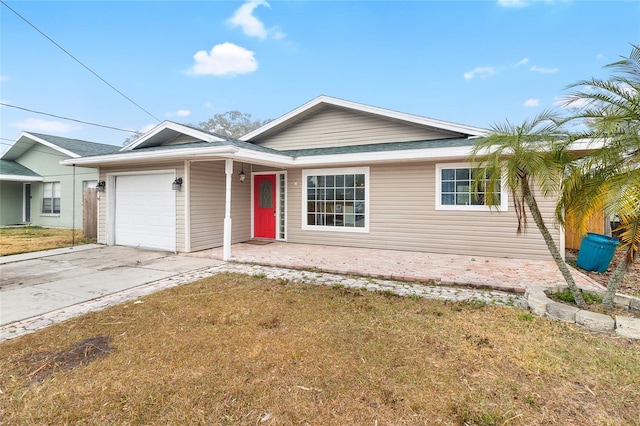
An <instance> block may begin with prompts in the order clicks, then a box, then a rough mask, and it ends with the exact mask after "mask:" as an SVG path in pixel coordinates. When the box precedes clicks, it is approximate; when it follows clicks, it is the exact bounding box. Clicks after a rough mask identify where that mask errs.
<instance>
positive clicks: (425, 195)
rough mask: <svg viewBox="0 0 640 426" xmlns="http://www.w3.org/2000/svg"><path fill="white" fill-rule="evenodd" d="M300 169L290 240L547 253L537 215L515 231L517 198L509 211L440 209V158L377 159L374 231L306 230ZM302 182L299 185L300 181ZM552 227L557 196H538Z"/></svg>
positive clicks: (292, 176) (292, 182)
mask: <svg viewBox="0 0 640 426" xmlns="http://www.w3.org/2000/svg"><path fill="white" fill-rule="evenodd" d="M301 176H302V174H301V170H300V169H297V170H290V171H289V175H288V203H289V205H288V241H289V242H293V243H311V244H327V245H341V246H352V247H367V248H387V249H394V250H410V251H422V252H433V253H446V254H460V255H477V256H496V257H515V258H517V257H520V258H532V259H548V258H550V255H549V253H548V251H547V248H546V245H545V243H544V240H543V239H542V237H541V236H540V233H539V231H538V230H537V228H536V226H535V224H534V222H533V220H532V219H531V218H529V231H528V232H527V233H526V234H522V235H520V236H518V235H516V228H517V219H516V216H515V212H514V207H513V200H511V199H510V200H509V210H508V211H507V212H502V213H500V212H496V211H490V212H477V211H476V212H473V211H441V210H440V211H437V210H435V195H436V191H435V163H403V164H394V165H373V166H371V168H370V176H369V179H370V200H369V206H370V212H369V214H370V216H369V233H351V232H336V231H302V230H301V220H302V205H301V203H302V202H303V200H302V190H301V189H302V182H301ZM296 183H297V185H296ZM539 204H540V209H541V210H542V212H543V215H544V216H545V219H546V221H547V223H548V224H549V226H550V227H551V228H552V229H551V231H552V234H553V236H554V238H555V240H556V243H558V244H559V241H560V231H559V230H558V229H557V228H553V223H554V222H553V211H554V203H553V200H549V199H543V198H539Z"/></svg>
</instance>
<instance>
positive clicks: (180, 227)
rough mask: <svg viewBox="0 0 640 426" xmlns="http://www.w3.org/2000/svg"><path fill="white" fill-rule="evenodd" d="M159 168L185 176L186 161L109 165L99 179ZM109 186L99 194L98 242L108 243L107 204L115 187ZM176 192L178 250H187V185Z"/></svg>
mask: <svg viewBox="0 0 640 426" xmlns="http://www.w3.org/2000/svg"><path fill="white" fill-rule="evenodd" d="M158 170H175V174H176V176H177V177H184V163H183V162H177V163H176V162H173V163H160V164H153V165H126V166H119V167H114V166H109V167H103V168H101V169H100V177H99V179H98V180H104V181H107V175H108V174H116V175H117V174H118V173H121V174H127V173H131V172H145V171H158ZM109 186H110V185H109V183H107V187H106V190H105V192H103V193H99V195H98V239H97V240H98V243H101V244H106V243H107V206H108V200H109V195H110V194H111V193H112V191H113V188H110V187H109ZM175 192H176V250H177V251H180V252H183V251H185V233H184V228H185V209H184V207H185V186H184V185H183V186H182V190H180V191H175Z"/></svg>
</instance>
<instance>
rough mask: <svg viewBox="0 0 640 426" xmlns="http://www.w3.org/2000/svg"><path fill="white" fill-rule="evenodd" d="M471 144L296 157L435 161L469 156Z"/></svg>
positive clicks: (302, 161)
mask: <svg viewBox="0 0 640 426" xmlns="http://www.w3.org/2000/svg"><path fill="white" fill-rule="evenodd" d="M470 154H471V146H467V147H456V148H432V149H429V150H424V149H408V150H406V151H387V152H364V153H353V154H334V155H314V156H308V157H298V158H296V159H294V161H293V164H294V165H296V166H314V165H321V164H331V165H338V164H354V163H379V162H391V161H435V160H453V159H463V158H467V157H468V156H469V155H470Z"/></svg>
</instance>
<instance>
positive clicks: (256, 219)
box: [253, 175, 276, 239]
mask: <svg viewBox="0 0 640 426" xmlns="http://www.w3.org/2000/svg"><path fill="white" fill-rule="evenodd" d="M253 236H254V238H271V239H275V238H276V175H255V176H254V180H253Z"/></svg>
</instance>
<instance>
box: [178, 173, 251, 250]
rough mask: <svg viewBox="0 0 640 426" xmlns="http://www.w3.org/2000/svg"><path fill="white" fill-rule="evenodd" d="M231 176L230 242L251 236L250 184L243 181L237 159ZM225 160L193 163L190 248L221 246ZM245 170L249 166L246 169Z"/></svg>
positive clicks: (224, 195) (240, 240)
mask: <svg viewBox="0 0 640 426" xmlns="http://www.w3.org/2000/svg"><path fill="white" fill-rule="evenodd" d="M233 168H234V170H233V177H232V179H231V242H232V243H238V242H242V241H246V240H249V239H250V238H251V203H250V198H251V184H250V182H249V179H247V180H246V181H245V182H244V183H242V182H240V180H239V179H238V176H239V174H240V170H242V166H241V164H239V163H234V167H233ZM224 169H225V163H224V161H203V162H201V161H199V162H193V163H191V179H190V182H191V185H190V187H191V209H190V212H191V214H190V216H191V251H199V250H205V249H209V248H213V247H220V246H222V244H223V238H224V210H225V200H226V192H225V180H226V179H225V172H224ZM245 174H248V173H247V170H245Z"/></svg>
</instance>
